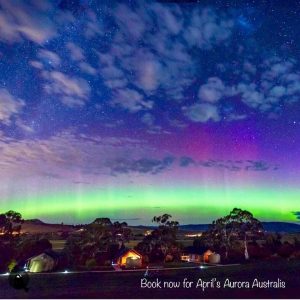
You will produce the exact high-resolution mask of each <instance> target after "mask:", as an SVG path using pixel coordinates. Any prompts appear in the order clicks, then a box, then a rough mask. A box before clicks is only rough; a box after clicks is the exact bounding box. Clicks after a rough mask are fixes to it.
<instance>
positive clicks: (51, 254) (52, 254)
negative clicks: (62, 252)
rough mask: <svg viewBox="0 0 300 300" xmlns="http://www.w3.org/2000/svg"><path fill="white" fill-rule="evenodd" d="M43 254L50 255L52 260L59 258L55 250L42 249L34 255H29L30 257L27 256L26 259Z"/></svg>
mask: <svg viewBox="0 0 300 300" xmlns="http://www.w3.org/2000/svg"><path fill="white" fill-rule="evenodd" d="M43 254H44V255H47V256H49V257H51V258H52V259H54V260H56V259H58V258H59V255H58V253H56V252H55V251H53V250H46V251H44V252H42V253H40V254H37V255H34V256H31V257H29V258H27V261H29V260H32V259H34V258H36V257H38V256H41V255H43Z"/></svg>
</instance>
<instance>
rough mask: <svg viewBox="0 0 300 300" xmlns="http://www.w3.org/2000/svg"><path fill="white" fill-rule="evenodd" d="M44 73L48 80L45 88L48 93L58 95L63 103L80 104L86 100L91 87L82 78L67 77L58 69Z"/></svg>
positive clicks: (72, 105) (69, 104)
mask: <svg viewBox="0 0 300 300" xmlns="http://www.w3.org/2000/svg"><path fill="white" fill-rule="evenodd" d="M44 74H45V75H44V76H45V77H46V79H47V81H48V82H47V84H46V85H45V90H46V91H47V92H48V93H49V94H54V95H58V96H60V100H61V101H62V102H63V103H64V104H66V105H68V106H70V107H74V106H82V105H84V104H85V102H86V101H87V100H88V98H89V95H90V92H91V88H90V86H89V84H88V83H87V81H86V80H84V79H83V78H79V77H69V76H68V75H66V74H64V73H61V72H58V71H53V72H45V73H44Z"/></svg>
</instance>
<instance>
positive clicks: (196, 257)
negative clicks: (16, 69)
mask: <svg viewBox="0 0 300 300" xmlns="http://www.w3.org/2000/svg"><path fill="white" fill-rule="evenodd" d="M180 258H181V260H182V261H186V262H194V263H200V262H202V255H200V254H196V253H189V254H183V255H181V257H180Z"/></svg>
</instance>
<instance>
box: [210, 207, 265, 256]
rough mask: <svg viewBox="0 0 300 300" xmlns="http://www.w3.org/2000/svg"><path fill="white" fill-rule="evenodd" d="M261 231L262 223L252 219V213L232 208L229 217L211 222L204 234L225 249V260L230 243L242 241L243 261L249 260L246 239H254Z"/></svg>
mask: <svg viewBox="0 0 300 300" xmlns="http://www.w3.org/2000/svg"><path fill="white" fill-rule="evenodd" d="M262 231H263V226H262V223H261V222H260V221H259V220H258V219H256V218H254V217H253V215H252V213H250V212H249V211H247V210H242V209H240V208H234V209H233V210H232V211H231V212H230V214H229V215H227V216H225V217H223V218H220V219H217V220H215V221H213V223H212V225H211V227H210V229H209V230H208V232H206V233H205V234H206V235H207V236H209V237H210V238H211V239H212V241H214V243H219V245H220V246H221V247H222V246H223V247H225V249H226V258H227V257H228V250H229V248H230V247H231V244H232V241H234V240H237V239H239V240H240V239H242V240H243V241H244V248H245V251H244V255H245V259H249V253H248V239H249V237H252V238H254V237H255V236H258V235H259V234H261V232H262Z"/></svg>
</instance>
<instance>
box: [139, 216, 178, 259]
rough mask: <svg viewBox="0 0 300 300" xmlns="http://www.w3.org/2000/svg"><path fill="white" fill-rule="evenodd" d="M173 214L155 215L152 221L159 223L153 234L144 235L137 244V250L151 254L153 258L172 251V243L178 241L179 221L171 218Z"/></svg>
mask: <svg viewBox="0 0 300 300" xmlns="http://www.w3.org/2000/svg"><path fill="white" fill-rule="evenodd" d="M171 218H172V216H171V215H169V214H163V215H161V216H155V217H153V219H152V222H155V223H157V225H158V226H157V228H155V229H154V230H153V231H152V232H151V234H149V235H147V236H145V237H144V239H143V241H142V242H140V243H139V244H138V245H137V247H136V248H137V250H138V251H140V252H141V253H143V254H144V255H149V256H151V258H152V260H160V259H162V257H165V256H166V254H167V253H168V252H169V251H171V249H172V245H174V244H175V243H176V233H177V230H178V226H179V223H178V222H177V221H173V220H171Z"/></svg>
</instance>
